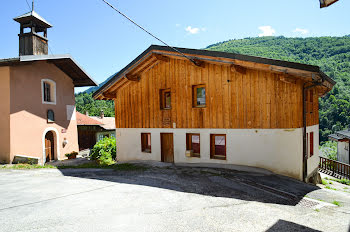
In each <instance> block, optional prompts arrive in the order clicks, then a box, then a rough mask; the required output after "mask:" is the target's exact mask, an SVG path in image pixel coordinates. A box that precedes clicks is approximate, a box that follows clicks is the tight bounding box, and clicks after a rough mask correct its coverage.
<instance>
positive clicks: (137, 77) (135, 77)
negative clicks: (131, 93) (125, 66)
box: [125, 74, 141, 81]
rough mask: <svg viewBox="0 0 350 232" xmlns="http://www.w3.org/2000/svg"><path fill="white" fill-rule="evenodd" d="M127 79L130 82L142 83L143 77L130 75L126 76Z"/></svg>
mask: <svg viewBox="0 0 350 232" xmlns="http://www.w3.org/2000/svg"><path fill="white" fill-rule="evenodd" d="M125 77H126V79H128V80H129V81H140V80H141V77H140V76H138V75H130V74H125Z"/></svg>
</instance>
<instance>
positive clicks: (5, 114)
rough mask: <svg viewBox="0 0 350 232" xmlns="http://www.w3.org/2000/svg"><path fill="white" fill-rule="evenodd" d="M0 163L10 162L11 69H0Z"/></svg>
mask: <svg viewBox="0 0 350 232" xmlns="http://www.w3.org/2000/svg"><path fill="white" fill-rule="evenodd" d="M0 99H1V103H0V163H3V162H6V163H8V162H9V161H10V157H9V155H10V68H9V67H0Z"/></svg>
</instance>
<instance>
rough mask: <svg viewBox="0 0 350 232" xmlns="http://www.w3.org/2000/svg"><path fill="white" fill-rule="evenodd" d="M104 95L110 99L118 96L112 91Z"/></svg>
mask: <svg viewBox="0 0 350 232" xmlns="http://www.w3.org/2000/svg"><path fill="white" fill-rule="evenodd" d="M103 97H105V98H109V99H114V98H116V95H115V94H111V93H104V94H103Z"/></svg>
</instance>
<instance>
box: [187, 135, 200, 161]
mask: <svg viewBox="0 0 350 232" xmlns="http://www.w3.org/2000/svg"><path fill="white" fill-rule="evenodd" d="M186 150H187V151H192V154H191V156H193V157H200V136H199V134H186Z"/></svg>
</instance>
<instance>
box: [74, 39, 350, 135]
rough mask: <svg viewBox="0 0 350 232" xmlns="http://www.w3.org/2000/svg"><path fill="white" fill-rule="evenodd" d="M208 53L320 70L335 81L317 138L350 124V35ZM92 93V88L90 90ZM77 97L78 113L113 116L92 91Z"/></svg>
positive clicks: (230, 44)
mask: <svg viewBox="0 0 350 232" xmlns="http://www.w3.org/2000/svg"><path fill="white" fill-rule="evenodd" d="M206 49H208V50H216V51H224V52H234V53H240V54H246V55H253V56H261V57H267V58H272V59H281V60H286V61H293V62H300V63H306V64H312V65H318V66H320V67H321V69H322V71H324V72H325V73H326V74H327V75H329V76H330V77H331V78H333V79H334V80H335V81H337V84H336V86H335V87H334V88H333V90H332V91H331V92H330V93H329V94H327V95H326V96H325V97H324V98H322V99H320V129H321V131H320V136H321V138H320V139H321V141H326V140H327V136H328V134H330V133H332V132H334V131H336V130H341V129H343V128H346V127H348V125H350V88H349V87H348V86H349V84H350V35H349V36H344V37H313V38H285V37H260V38H246V39H239V40H229V41H225V42H220V43H217V44H213V45H210V46H208V47H207V48H206ZM93 90H95V89H93ZM87 92H88V93H89V94H88V93H80V94H78V95H76V102H77V110H78V111H79V112H82V113H84V112H85V111H86V110H88V111H89V113H90V115H98V114H99V112H100V110H101V109H103V110H104V111H105V113H106V114H108V115H110V114H111V115H112V114H113V115H114V104H113V102H112V101H94V100H93V99H92V97H91V90H88V91H87Z"/></svg>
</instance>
